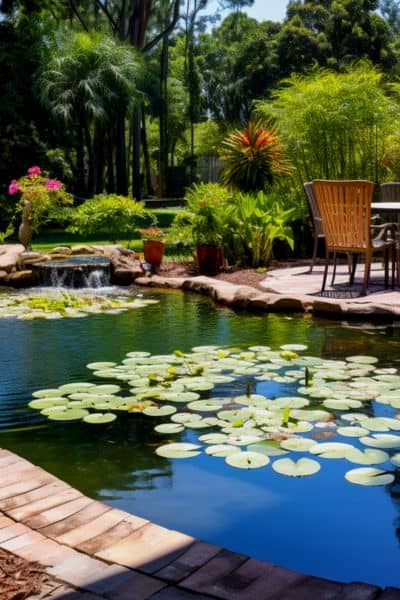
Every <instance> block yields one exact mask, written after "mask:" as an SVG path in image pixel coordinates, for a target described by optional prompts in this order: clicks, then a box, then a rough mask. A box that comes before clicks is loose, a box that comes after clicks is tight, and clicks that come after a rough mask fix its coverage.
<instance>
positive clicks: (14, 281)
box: [7, 269, 38, 288]
mask: <svg viewBox="0 0 400 600" xmlns="http://www.w3.org/2000/svg"><path fill="white" fill-rule="evenodd" d="M7 283H8V285H11V286H12V287H16V288H20V287H30V286H31V285H36V284H37V283H38V276H37V273H35V272H34V271H30V270H29V269H25V270H24V271H15V273H10V274H9V276H8V278H7Z"/></svg>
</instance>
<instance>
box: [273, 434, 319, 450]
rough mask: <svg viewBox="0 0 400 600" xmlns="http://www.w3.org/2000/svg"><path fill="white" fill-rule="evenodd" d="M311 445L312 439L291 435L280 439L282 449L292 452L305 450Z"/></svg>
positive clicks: (312, 444)
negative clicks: (285, 438)
mask: <svg viewBox="0 0 400 600" xmlns="http://www.w3.org/2000/svg"><path fill="white" fill-rule="evenodd" d="M312 446H315V442H314V440H309V439H307V438H302V437H292V438H288V439H287V440H282V441H281V447H282V448H283V449H284V450H292V451H293V452H307V451H308V450H309V449H310V448H311V447H312Z"/></svg>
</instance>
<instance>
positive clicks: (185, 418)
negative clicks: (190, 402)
mask: <svg viewBox="0 0 400 600" xmlns="http://www.w3.org/2000/svg"><path fill="white" fill-rule="evenodd" d="M196 420H198V421H201V420H202V418H201V415H197V414H195V413H176V414H175V415H172V417H171V421H174V423H184V424H186V423H190V422H193V421H196Z"/></svg>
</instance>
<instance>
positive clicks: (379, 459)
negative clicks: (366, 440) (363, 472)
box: [345, 448, 389, 465]
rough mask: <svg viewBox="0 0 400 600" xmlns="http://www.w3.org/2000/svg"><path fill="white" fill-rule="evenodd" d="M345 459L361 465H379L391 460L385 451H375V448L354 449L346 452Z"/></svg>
mask: <svg viewBox="0 0 400 600" xmlns="http://www.w3.org/2000/svg"><path fill="white" fill-rule="evenodd" d="M345 458H347V460H348V461H350V462H352V463H357V464H359V465H379V464H380V463H383V462H386V461H387V460H389V454H388V453H387V452H384V451H383V450H375V449H374V448H366V449H365V450H359V449H358V448H353V449H352V450H348V451H347V452H346V456H345Z"/></svg>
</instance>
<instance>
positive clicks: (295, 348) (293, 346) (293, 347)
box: [280, 344, 308, 352]
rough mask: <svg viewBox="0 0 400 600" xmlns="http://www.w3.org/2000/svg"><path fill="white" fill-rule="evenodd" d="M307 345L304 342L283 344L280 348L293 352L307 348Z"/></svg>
mask: <svg viewBox="0 0 400 600" xmlns="http://www.w3.org/2000/svg"><path fill="white" fill-rule="evenodd" d="M307 348H308V346H306V345H305V344H283V345H282V346H280V349H281V350H293V351H294V352H303V350H307Z"/></svg>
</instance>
